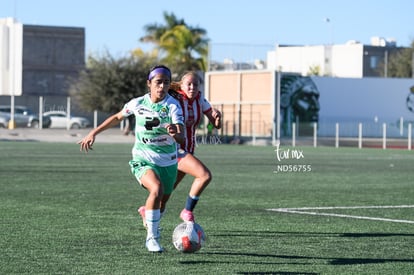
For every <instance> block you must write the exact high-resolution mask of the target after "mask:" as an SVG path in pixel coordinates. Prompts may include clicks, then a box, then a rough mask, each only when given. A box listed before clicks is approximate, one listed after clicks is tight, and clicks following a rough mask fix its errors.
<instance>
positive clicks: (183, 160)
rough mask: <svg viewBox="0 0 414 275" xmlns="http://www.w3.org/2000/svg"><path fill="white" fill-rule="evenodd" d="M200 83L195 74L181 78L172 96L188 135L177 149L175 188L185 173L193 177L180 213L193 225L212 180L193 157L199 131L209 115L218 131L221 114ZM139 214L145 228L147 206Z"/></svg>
mask: <svg viewBox="0 0 414 275" xmlns="http://www.w3.org/2000/svg"><path fill="white" fill-rule="evenodd" d="M200 84H201V79H200V77H199V76H198V75H197V73H196V72H187V73H185V74H184V75H183V76H182V77H181V81H180V82H179V83H173V85H172V88H173V90H170V94H171V95H173V96H174V97H175V98H177V99H178V100H179V102H180V105H181V108H182V110H183V113H184V122H185V136H186V139H185V142H184V143H182V144H181V146H180V149H179V150H178V176H177V181H176V182H175V185H174V188H176V187H177V185H178V184H179V183H180V182H181V180H182V179H183V178H184V176H185V175H186V174H189V175H191V176H193V177H194V181H193V183H192V185H191V188H190V192H189V194H188V197H187V201H186V204H185V207H184V209H183V210H182V211H181V213H180V218H181V219H182V220H184V221H192V222H194V214H193V210H194V208H195V206H196V204H197V202H198V200H199V197H200V195H201V193H202V192H203V190H204V189H205V188H206V186H207V185H208V184H209V183H210V181H211V172H210V170H209V169H208V168H207V167H206V166H205V165H204V164H203V163H202V162H201V161H200V160H199V159H198V158H197V157H195V156H194V150H195V146H196V129H197V127H198V126H199V124H200V122H201V119H202V117H203V115H206V116H207V118H208V120H209V121H210V122H211V123H212V124H213V125H214V127H215V128H217V129H220V128H221V113H220V112H219V111H218V110H216V109H214V108H212V107H211V105H210V103H209V102H208V101H207V100H206V99H205V98H204V96H203V94H202V93H201V92H200V90H199V89H198V88H199V85H200ZM168 198H169V195H167V196H164V200H163V202H162V206H161V208H162V209H163V208H164V207H165V204H166V203H167V201H168ZM138 212H139V213H140V215H141V217H142V218H143V222H144V225H145V221H146V218H145V214H146V211H145V207H144V206H141V207H140V208H139V209H138Z"/></svg>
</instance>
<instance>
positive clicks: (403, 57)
mask: <svg viewBox="0 0 414 275" xmlns="http://www.w3.org/2000/svg"><path fill="white" fill-rule="evenodd" d="M413 62H414V41H412V42H411V48H404V49H402V50H400V51H395V52H392V53H391V54H390V55H389V60H388V64H387V76H388V77H404V78H411V77H413ZM383 66H385V65H383Z"/></svg>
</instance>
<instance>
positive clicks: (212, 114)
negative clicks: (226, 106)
mask: <svg viewBox="0 0 414 275" xmlns="http://www.w3.org/2000/svg"><path fill="white" fill-rule="evenodd" d="M205 115H206V116H207V118H208V120H209V121H210V122H211V124H213V125H214V127H215V128H216V129H220V128H221V112H220V111H219V110H217V109H215V108H211V110H210V111H208V112H207V113H205Z"/></svg>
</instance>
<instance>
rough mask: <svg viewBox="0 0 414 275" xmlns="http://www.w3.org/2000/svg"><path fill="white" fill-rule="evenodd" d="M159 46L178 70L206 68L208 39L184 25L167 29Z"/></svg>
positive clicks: (167, 60) (166, 59)
mask: <svg viewBox="0 0 414 275" xmlns="http://www.w3.org/2000/svg"><path fill="white" fill-rule="evenodd" d="M159 47H160V49H162V50H164V51H165V52H166V57H165V58H164V60H165V62H167V63H168V64H175V66H176V70H179V71H185V70H202V71H205V70H206V57H207V53H208V39H205V38H203V37H202V35H201V34H199V33H196V34H194V33H192V32H191V30H190V29H189V28H187V27H186V26H184V25H178V26H175V27H174V28H172V29H171V30H169V31H166V32H165V33H164V34H163V35H162V36H161V38H160V44H159ZM197 56H198V57H197ZM177 67H178V68H177Z"/></svg>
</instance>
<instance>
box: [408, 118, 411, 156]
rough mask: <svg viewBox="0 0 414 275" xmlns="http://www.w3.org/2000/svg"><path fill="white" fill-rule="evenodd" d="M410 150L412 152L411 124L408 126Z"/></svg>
mask: <svg viewBox="0 0 414 275" xmlns="http://www.w3.org/2000/svg"><path fill="white" fill-rule="evenodd" d="M408 150H411V123H409V124H408Z"/></svg>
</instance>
